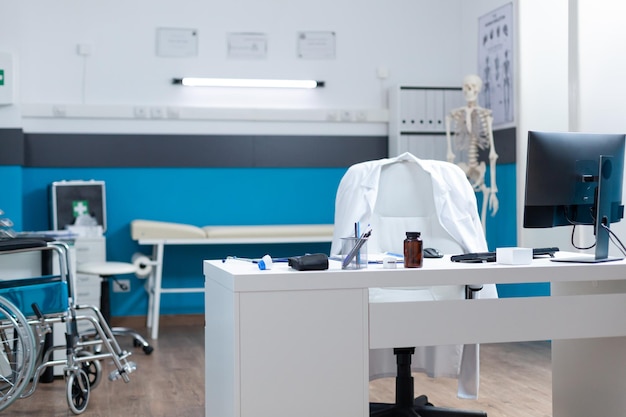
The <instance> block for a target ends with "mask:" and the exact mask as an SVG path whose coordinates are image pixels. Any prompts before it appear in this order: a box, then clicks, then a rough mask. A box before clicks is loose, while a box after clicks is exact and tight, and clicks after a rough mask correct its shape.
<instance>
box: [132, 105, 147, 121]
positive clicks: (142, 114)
mask: <svg viewBox="0 0 626 417" xmlns="http://www.w3.org/2000/svg"><path fill="white" fill-rule="evenodd" d="M134 114H135V118H137V119H145V118H147V117H148V109H147V108H146V107H142V106H136V107H135V108H134Z"/></svg>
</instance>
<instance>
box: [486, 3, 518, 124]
mask: <svg viewBox="0 0 626 417" xmlns="http://www.w3.org/2000/svg"><path fill="white" fill-rule="evenodd" d="M513 36H514V32H513V3H509V4H506V5H504V6H502V7H500V8H498V9H496V10H494V11H492V12H490V13H487V14H486V15H484V16H481V17H480V18H479V19H478V38H479V39H478V71H479V72H478V75H480V78H482V80H483V89H482V93H481V96H480V99H479V102H480V104H481V105H482V106H483V107H486V108H488V109H491V110H492V112H493V124H494V126H497V125H502V124H509V123H512V122H513V121H514V114H515V113H514V103H515V100H514V99H513V94H514V88H513V80H514V78H513V70H514V66H513V45H514V44H513Z"/></svg>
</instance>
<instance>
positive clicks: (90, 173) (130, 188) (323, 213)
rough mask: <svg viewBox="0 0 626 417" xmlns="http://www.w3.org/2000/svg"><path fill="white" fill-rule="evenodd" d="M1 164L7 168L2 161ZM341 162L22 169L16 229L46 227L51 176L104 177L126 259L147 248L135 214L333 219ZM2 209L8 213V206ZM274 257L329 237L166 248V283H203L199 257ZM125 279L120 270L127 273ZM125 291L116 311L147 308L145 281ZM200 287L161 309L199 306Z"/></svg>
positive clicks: (242, 220)
mask: <svg viewBox="0 0 626 417" xmlns="http://www.w3.org/2000/svg"><path fill="white" fill-rule="evenodd" d="M5 169H6V168H5ZM344 172H345V169H343V168H328V169H325V168H315V169H313V168H300V169H299V168H289V169H287V168H99V169H93V168H23V170H22V190H20V193H16V194H14V195H23V228H22V230H46V229H48V228H49V227H50V226H49V223H48V219H49V210H48V187H49V185H50V184H51V183H52V182H54V181H59V180H77V179H83V180H88V179H96V180H103V181H105V183H106V197H107V232H106V237H107V258H108V259H109V260H112V261H130V259H131V257H132V255H133V254H134V253H135V252H143V253H146V254H149V253H150V250H151V247H140V246H138V245H137V243H136V242H135V241H133V240H132V239H131V236H130V222H131V221H132V220H133V219H149V220H163V221H172V222H180V223H188V224H194V225H197V226H205V225H210V224H212V225H234V224H298V223H305V224H309V223H310V224H316V223H320V224H323V223H332V222H333V217H334V200H335V190H336V189H337V186H338V185H339V181H340V180H341V177H342V176H343V174H344ZM5 211H7V213H8V212H9V210H8V209H6V210H5ZM270 250H271V253H270V254H271V255H272V256H275V257H278V256H280V257H282V256H289V255H300V254H303V253H307V252H324V253H328V252H329V250H330V245H329V244H301V245H295V246H294V245H272V246H271V247H270V248H268V247H267V246H265V247H258V246H255V245H244V246H239V245H238V246H231V247H228V246H222V247H212V246H181V247H171V246H170V247H167V248H166V258H167V262H165V270H164V277H165V279H164V285H167V283H168V280H169V282H172V281H171V280H176V286H183V287H184V286H189V287H201V286H203V282H204V278H203V275H202V262H201V261H202V259H213V258H222V257H225V256H228V255H237V256H254V257H260V256H262V255H264V254H265V253H266V252H269V251H270ZM125 278H126V277H125ZM130 278H131V279H132V281H131V287H132V291H131V292H130V293H123V294H120V293H112V294H111V297H112V300H111V304H112V307H111V310H112V311H111V313H112V315H114V316H128V315H145V314H146V311H147V295H146V293H145V292H144V291H143V282H142V281H140V280H138V279H137V278H136V277H134V276H132V277H130ZM203 311H204V300H203V297H202V295H201V294H168V295H165V296H164V298H163V301H162V310H161V312H162V314H175V313H178V314H181V313H202V312H203Z"/></svg>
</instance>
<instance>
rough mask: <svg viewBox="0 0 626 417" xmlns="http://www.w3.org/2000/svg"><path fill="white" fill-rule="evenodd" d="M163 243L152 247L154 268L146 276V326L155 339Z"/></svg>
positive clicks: (161, 274) (157, 331)
mask: <svg viewBox="0 0 626 417" xmlns="http://www.w3.org/2000/svg"><path fill="white" fill-rule="evenodd" d="M164 251H165V245H164V244H163V243H157V244H155V245H154V247H153V248H152V260H153V261H154V268H152V271H150V275H149V276H148V283H147V285H148V320H147V323H146V326H147V327H148V329H149V330H150V337H151V338H152V339H154V340H156V339H157V338H158V337H159V314H160V312H161V282H162V280H163V255H164Z"/></svg>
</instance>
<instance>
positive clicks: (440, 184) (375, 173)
mask: <svg viewBox="0 0 626 417" xmlns="http://www.w3.org/2000/svg"><path fill="white" fill-rule="evenodd" d="M403 161H406V162H412V163H415V164H417V165H418V166H420V167H421V168H422V169H423V170H424V171H426V172H427V173H428V174H430V177H431V181H433V183H434V184H433V185H434V187H433V189H436V190H439V194H438V195H435V196H434V197H435V206H436V207H437V209H441V206H442V204H444V201H445V197H443V196H446V195H448V194H449V192H450V184H448V183H447V182H446V181H444V180H443V178H442V177H441V175H440V172H439V170H438V169H437V165H435V164H434V163H433V161H429V160H426V159H419V158H418V157H416V156H415V155H413V154H411V153H409V152H405V153H403V154H400V155H398V156H396V157H394V158H385V159H381V160H379V161H378V162H379V163H378V165H377V167H376V169H372V170H371V171H370V173H369V174H368V175H367V176H366V177H365V178H364V179H363V182H362V183H361V187H363V188H364V189H365V191H364V196H365V200H366V201H367V205H368V208H369V213H372V212H373V210H374V204H376V198H377V196H378V183H379V181H380V172H381V170H382V167H383V166H385V165H389V164H394V163H396V162H403ZM433 173H435V174H437V175H432V174H433ZM442 197H443V198H442Z"/></svg>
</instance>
